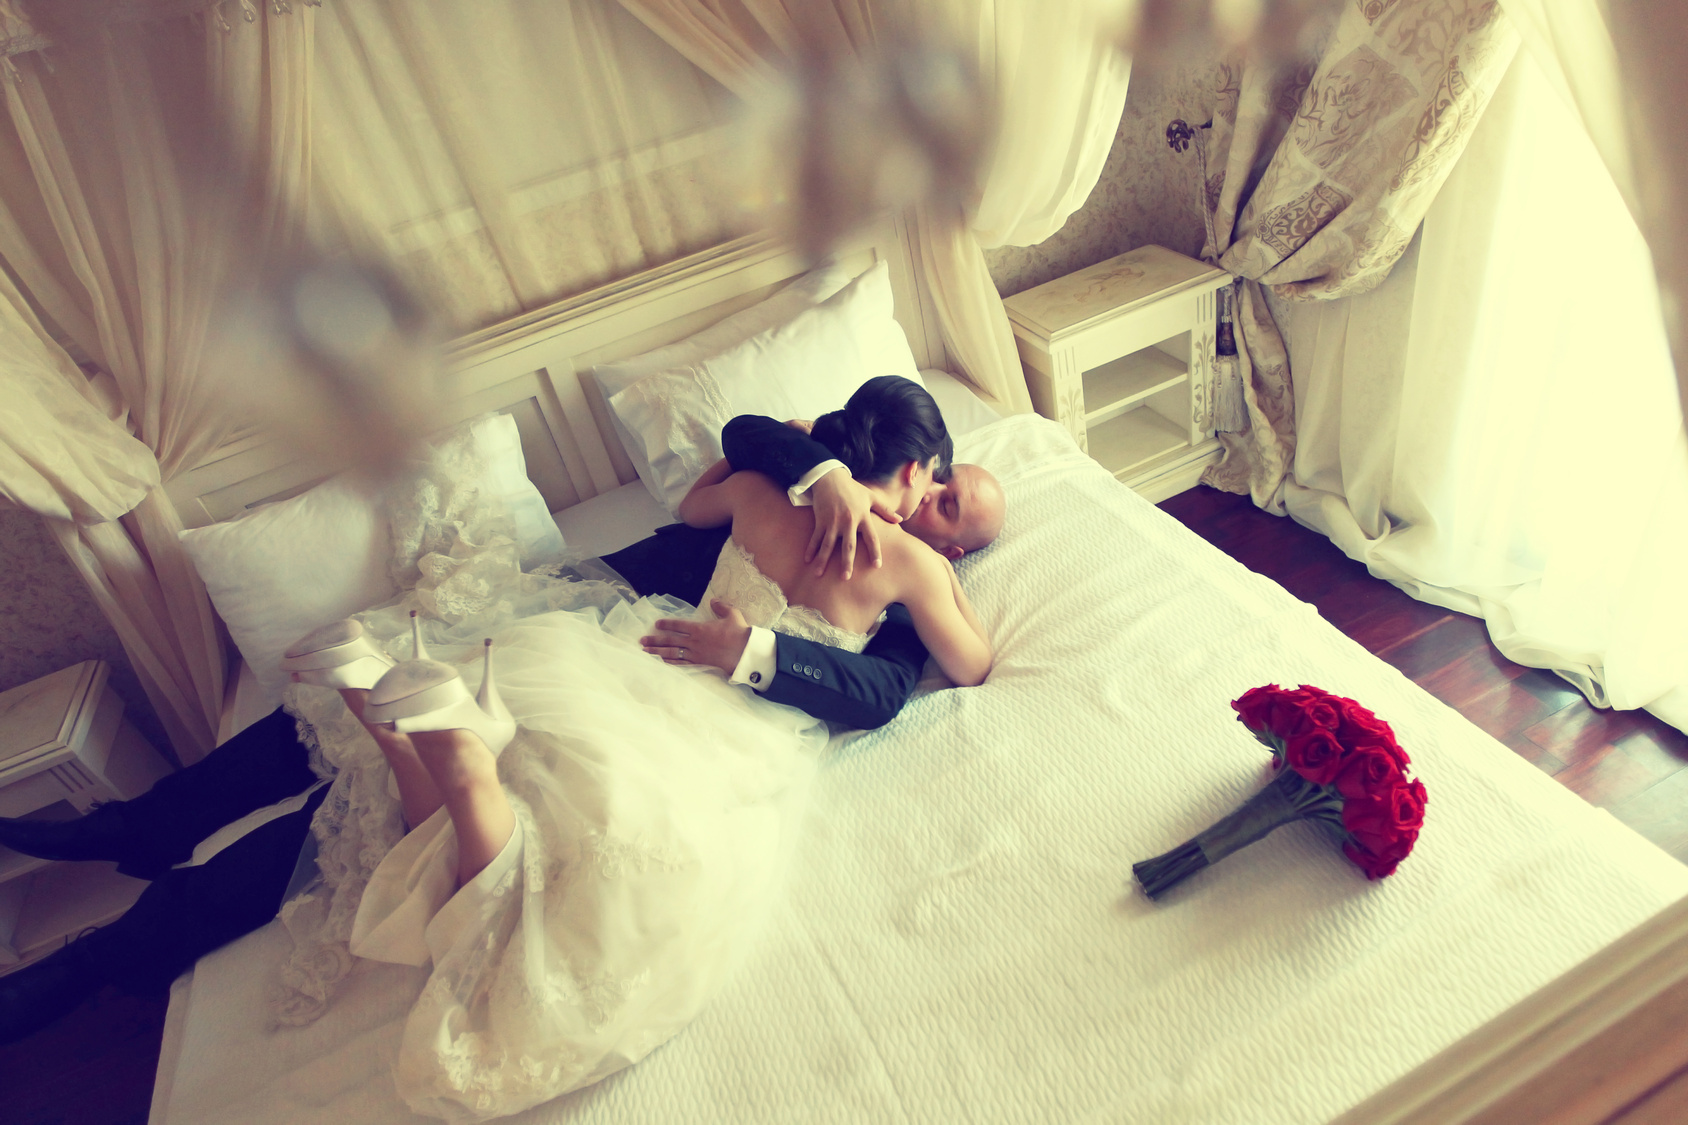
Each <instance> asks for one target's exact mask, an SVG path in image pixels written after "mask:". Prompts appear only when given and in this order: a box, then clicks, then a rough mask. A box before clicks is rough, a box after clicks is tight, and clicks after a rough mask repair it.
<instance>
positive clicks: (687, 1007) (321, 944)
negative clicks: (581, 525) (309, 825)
mask: <svg viewBox="0 0 1688 1125" xmlns="http://www.w3.org/2000/svg"><path fill="white" fill-rule="evenodd" d="M459 522H462V523H464V526H460V527H459V528H458V529H457V533H456V534H455V535H450V536H447V538H448V539H450V540H451V541H452V542H451V552H450V553H448V554H446V555H442V557H447V558H455V559H456V560H457V562H458V563H459V564H460V565H455V566H446V567H444V569H443V570H442V571H441V573H444V572H447V571H448V572H450V573H451V574H453V575H462V574H464V573H469V572H472V571H473V568H475V567H476V566H479V565H481V563H482V562H484V561H485V560H484V556H485V553H486V552H487V551H488V550H493V549H497V547H498V546H499V545H498V544H497V543H496V540H498V539H499V538H500V536H498V535H497V534H492V535H490V536H488V535H484V534H483V535H482V538H483V540H484V541H485V543H486V546H484V547H483V546H477V545H476V543H475V541H474V540H473V539H472V538H471V535H472V534H481V533H483V532H484V531H485V529H484V528H477V527H476V526H475V521H473V520H469V521H459ZM429 554H430V553H429V552H426V551H424V552H422V559H423V561H424V563H426V561H427V558H428V557H429ZM433 554H435V555H441V553H440V552H434V553H433ZM477 559H479V560H481V561H480V562H477V561H476V560H477ZM434 563H435V565H436V569H438V564H439V558H436V559H435V560H434ZM484 569H485V573H488V574H495V575H502V577H499V578H495V579H494V580H492V581H490V582H488V583H484V584H481V585H477V583H478V582H479V581H480V580H479V579H477V580H475V581H472V582H469V583H466V584H461V585H463V588H464V589H469V590H470V591H471V593H472V592H473V591H474V590H479V591H480V594H481V595H485V596H479V595H477V596H474V597H469V598H467V599H466V600H465V601H463V602H462V603H461V604H458V605H457V606H456V608H457V609H464V610H465V612H464V613H463V614H462V615H461V617H460V619H459V620H457V621H455V622H453V621H450V620H449V616H451V613H449V612H448V613H447V617H448V619H447V620H445V621H443V622H441V621H436V622H435V623H434V629H433V634H434V635H433V636H432V637H431V638H430V649H431V651H432V653H433V655H435V656H436V657H439V656H440V655H441V654H442V653H445V654H447V655H448V656H449V655H450V654H453V653H457V654H461V656H462V657H464V658H470V657H471V654H472V653H473V652H474V651H475V650H476V649H478V648H479V646H478V645H471V644H468V643H462V644H460V645H459V646H458V647H453V646H452V644H451V643H450V642H453V641H457V642H467V641H469V640H470V639H471V638H472V637H478V636H480V635H482V634H481V633H480V631H479V629H478V628H477V624H478V623H479V624H485V623H487V622H490V623H491V624H492V625H494V626H496V627H495V628H492V629H491V630H490V631H489V632H488V633H487V634H486V635H490V636H492V637H493V638H494V650H493V651H494V671H495V675H496V678H497V681H498V686H499V691H500V692H501V693H502V695H503V697H504V700H505V702H506V703H507V704H508V705H509V707H510V710H511V712H512V714H513V715H514V716H515V718H516V720H517V722H518V723H519V724H520V729H519V730H518V732H517V735H516V738H515V740H514V741H513V742H512V743H511V744H510V746H509V747H508V748H507V749H505V751H504V752H503V754H502V755H501V757H500V758H499V776H500V778H501V780H502V781H503V782H504V785H505V788H506V791H507V793H508V794H509V797H510V802H511V804H512V806H513V807H514V809H515V812H516V821H517V828H516V832H515V835H514V836H513V837H512V839H511V841H510V843H509V845H508V846H507V847H506V848H505V849H504V851H503V852H502V853H501V854H500V855H499V856H498V857H497V858H496V859H495V860H494V861H493V863H492V864H491V865H489V866H488V867H487V868H486V869H485V870H484V871H482V872H481V873H480V874H479V875H478V876H477V877H476V878H475V879H473V880H472V881H471V882H470V883H468V884H467V885H465V886H464V887H463V888H462V889H461V890H458V889H456V888H455V886H454V883H455V877H454V871H455V868H456V842H455V835H454V832H453V829H452V827H451V823H450V820H449V818H448V817H447V816H446V814H445V813H444V811H443V810H442V811H441V812H440V813H438V814H436V815H435V816H434V817H432V818H430V819H429V820H428V821H427V822H425V823H424V824H422V825H419V826H418V827H417V828H416V829H415V831H413V832H411V833H409V834H408V835H404V834H403V826H402V823H401V822H400V820H399V817H398V812H397V809H396V804H397V802H396V801H394V800H393V798H392V796H391V795H390V794H389V792H388V787H387V776H388V775H389V774H390V771H388V770H387V768H386V765H385V762H384V761H383V760H382V759H381V758H380V756H379V751H377V750H375V748H374V743H373V741H372V740H370V739H369V738H368V736H367V734H366V733H364V732H363V730H362V728H361V727H359V726H358V725H357V724H356V723H355V721H353V720H352V719H351V717H350V715H349V714H346V713H345V709H344V706H343V705H341V704H340V703H339V700H338V696H336V695H335V694H334V693H332V692H328V691H326V690H325V689H316V688H304V687H299V686H296V687H295V688H294V689H293V691H292V694H291V696H290V699H289V704H290V707H291V708H292V709H293V710H294V712H295V714H297V715H298V716H299V717H300V718H302V719H303V720H305V723H304V724H302V727H301V729H302V731H303V732H304V733H305V734H306V736H307V737H308V739H310V740H311V741H312V742H313V744H314V748H315V749H316V751H317V752H318V753H319V754H320V761H321V763H322V769H323V771H324V772H325V773H326V772H329V771H331V770H332V771H334V776H335V781H334V785H333V786H332V787H331V790H330V795H329V798H328V799H327V800H325V801H324V804H323V809H322V811H321V812H319V814H318V816H317V820H316V823H315V824H314V825H313V830H314V833H315V836H316V839H317V842H318V846H319V850H320V857H319V863H320V867H321V869H322V873H323V880H322V883H321V884H320V885H319V886H318V887H316V888H315V889H314V890H313V891H312V892H311V893H308V894H305V895H303V896H301V897H299V898H296V899H294V900H293V901H291V902H289V903H288V904H287V906H286V907H284V908H283V913H282V917H283V921H284V923H286V925H287V927H288V929H289V930H290V931H291V933H292V935H293V937H294V940H295V952H294V955H293V958H292V960H291V962H289V964H288V965H287V966H286V968H285V970H284V973H283V981H284V985H285V987H284V988H283V990H282V991H281V992H280V993H279V994H278V996H277V1009H276V1010H277V1014H278V1017H279V1019H280V1022H283V1023H303V1022H307V1021H309V1020H310V1019H313V1018H315V1017H316V1016H317V1015H319V1014H320V1013H321V1012H322V1011H323V1010H324V1008H325V1006H326V1005H327V1004H328V1003H330V1002H331V994H332V990H333V985H334V983H335V981H336V980H337V979H338V978H340V977H342V976H344V975H345V974H346V973H347V972H348V971H349V970H351V969H352V968H353V967H355V960H354V958H353V957H352V956H349V955H348V948H349V950H350V953H351V954H355V955H356V956H361V957H366V958H371V959H376V960H383V961H396V962H400V963H406V964H413V965H425V966H430V975H429V976H428V979H427V983H426V985H425V986H424V987H423V989H422V991H421V994H420V996H419V998H418V999H417V1000H416V1002H415V1004H414V1006H413V1007H412V1009H411V1011H410V1014H409V1016H408V1019H407V1022H406V1025H405V1028H404V1033H403V1038H402V1042H401V1045H400V1048H399V1054H398V1058H397V1060H396V1063H395V1066H394V1079H395V1082H396V1084H397V1088H398V1091H399V1093H400V1095H401V1096H402V1097H403V1098H404V1100H405V1101H406V1103H407V1104H409V1105H410V1106H411V1108H413V1109H414V1110H416V1111H417V1112H419V1113H424V1114H428V1115H430V1116H435V1117H442V1118H445V1119H447V1120H453V1121H458V1120H464V1121H469V1120H486V1119H489V1118H494V1117H501V1116H505V1115H508V1114H512V1113H517V1112H519V1111H521V1110H523V1109H526V1108H528V1107H530V1106H533V1105H536V1104H538V1103H540V1102H544V1101H547V1100H549V1099H551V1098H554V1097H556V1096H558V1095H560V1094H563V1093H566V1092H568V1091H570V1090H573V1089H576V1088H578V1087H581V1086H584V1085H587V1084H589V1083H592V1082H595V1081H597V1080H599V1079H601V1078H603V1077H604V1076H606V1075H608V1074H611V1073H613V1072H614V1071H616V1070H619V1069H621V1068H622V1067H625V1066H628V1065H630V1064H632V1063H634V1062H637V1061H638V1060H639V1059H641V1058H643V1057H644V1056H645V1055H646V1054H648V1053H649V1052H650V1051H651V1050H652V1049H653V1048H655V1047H657V1046H658V1045H660V1044H661V1043H663V1042H664V1041H665V1040H667V1039H668V1038H669V1037H671V1036H672V1035H674V1034H675V1033H676V1032H677V1031H679V1030H680V1029H681V1028H682V1027H684V1026H685V1024H686V1023H687V1022H688V1021H689V1020H691V1019H692V1018H693V1017H694V1016H695V1015H696V1014H697V1013H698V1011H699V1010H700V1009H701V1008H702V1007H703V1005H704V1004H705V1003H707V1002H708V1000H709V998H710V997H711V996H712V995H713V994H714V993H715V992H716V990H717V989H718V987H719V986H720V984H721V982H722V981H723V980H724V979H725V977H726V975H727V974H728V973H729V972H730V971H731V969H732V967H733V965H734V963H735V962H736V961H737V959H738V958H739V957H740V956H741V955H742V953H743V952H744V951H745V949H746V947H747V945H748V943H749V941H750V939H751V938H752V937H753V936H754V933H755V930H756V927H757V925H758V923H759V922H760V920H761V919H762V917H763V916H764V915H765V914H766V912H767V909H768V907H769V905H770V903H771V902H772V900H773V897H774V895H775V894H776V892H777V890H778V887H779V885H780V881H781V876H782V872H783V868H784V866H785V860H786V857H787V856H788V855H789V853H790V851H791V847H792V842H793V837H794V834H795V832H796V829H797V826H798V822H799V820H800V819H801V815H802V812H803V808H804V800H805V795H806V793H807V787H808V782H809V779H810V777H811V776H812V774H813V771H814V768H815V763H816V759H817V756H818V752H819V750H820V749H821V747H822V746H823V745H824V743H825V740H826V737H827V734H826V729H825V726H824V724H822V723H820V722H818V721H817V720H815V719H813V718H811V717H809V716H808V715H805V714H804V713H802V712H800V711H797V710H795V709H793V708H789V707H784V706H781V705H779V704H775V703H770V702H768V701H766V700H764V699H762V698H761V697H759V696H756V695H755V694H754V693H753V692H751V691H750V690H749V689H748V688H742V687H736V686H732V685H729V684H728V683H727V682H726V681H725V678H724V677H723V676H721V675H720V674H719V673H718V672H714V671H713V670H704V669H698V668H689V667H676V666H671V665H668V664H665V663H663V662H661V661H660V660H658V659H657V658H655V657H652V656H650V655H648V654H646V653H645V652H644V651H643V650H642V649H641V648H640V646H639V645H638V638H639V637H640V636H641V635H643V634H645V633H647V632H649V631H650V626H651V623H652V622H654V621H655V620H656V619H657V618H658V617H663V616H677V615H690V614H691V613H692V612H693V611H692V609H691V607H689V606H686V605H685V604H684V603H681V602H677V601H675V600H673V599H669V598H644V599H638V600H636V601H628V600H626V598H625V587H622V588H621V591H617V590H616V589H615V588H614V587H613V586H612V585H611V584H610V583H607V582H601V581H584V580H568V579H563V578H556V577H550V578H547V577H544V576H539V577H535V576H521V577H520V578H519V579H512V578H511V577H510V570H509V568H508V567H497V566H493V567H490V568H484ZM422 570H424V571H426V570H428V566H427V565H424V566H423V567H422ZM482 577H483V578H484V577H485V574H483V575H482ZM423 585H424V586H429V583H427V582H424V583H423ZM483 586H484V588H482V587H483ZM716 597H719V598H722V599H724V600H726V601H728V602H731V603H732V604H734V605H736V606H737V607H738V608H739V609H740V610H741V611H742V612H743V613H744V615H745V617H746V618H747V619H748V620H749V621H750V622H751V623H752V624H757V625H764V626H770V627H777V628H779V629H780V630H781V631H783V632H787V633H791V634H795V635H799V636H803V637H808V638H811V639H814V640H817V641H821V642H823V643H825V644H829V645H833V646H836V647H840V648H846V649H850V650H852V651H860V650H861V648H862V647H863V645H864V644H865V643H866V641H867V638H866V637H865V636H863V635H861V634H857V633H850V632H847V631H845V630H842V629H838V628H835V627H834V626H832V625H831V624H829V623H828V622H827V621H826V620H825V619H824V618H823V617H821V615H820V614H818V613H816V612H815V611H813V610H810V609H807V608H806V607H801V606H788V605H787V604H786V601H785V598H784V596H783V595H782V594H781V591H780V589H779V587H778V585H776V584H775V583H773V582H772V581H770V580H769V579H768V578H767V577H765V576H764V575H763V574H762V573H761V572H760V571H758V570H757V569H756V565H755V562H754V560H753V559H752V558H751V557H750V556H749V555H748V554H747V553H746V552H745V551H743V550H742V549H740V548H739V547H738V546H737V545H736V544H735V543H733V542H732V541H729V542H728V546H727V548H726V549H725V550H723V551H722V554H721V560H720V563H719V564H718V566H717V568H716V571H715V574H714V577H713V579H712V581H711V583H710V586H709V591H708V593H707V595H706V596H705V599H704V604H705V605H708V604H709V599H711V598H716ZM451 601H452V599H451V598H450V597H444V598H442V595H441V594H440V585H439V584H437V583H435V584H432V585H431V587H430V589H428V590H425V591H424V592H422V593H421V594H418V593H417V591H415V590H413V591H412V594H411V595H409V596H407V597H406V600H405V601H404V602H401V603H399V604H398V605H397V606H394V607H389V608H388V609H385V610H380V611H374V612H372V613H370V614H367V615H364V616H363V620H364V621H365V624H366V628H369V629H370V630H371V632H372V633H374V634H375V635H377V636H381V637H393V638H394V639H393V641H392V642H391V643H390V644H389V650H390V651H391V652H392V653H393V655H394V656H396V657H400V658H402V657H406V656H408V655H409V646H408V644H407V643H405V642H403V641H402V640H401V639H398V634H399V633H400V628H401V627H400V625H399V624H398V622H400V621H401V620H403V619H404V618H405V617H407V616H408V615H407V613H406V612H405V607H406V606H408V605H412V604H419V603H425V602H428V603H432V604H433V605H434V606H435V608H436V609H438V608H440V606H441V605H442V602H451ZM477 604H478V605H479V608H478V609H477V608H476V605H477ZM550 605H555V606H559V607H561V608H557V609H553V610H550V611H548V612H543V613H535V612H533V611H534V610H535V609H537V608H543V607H545V606H550ZM478 675H479V672H478V670H476V669H475V668H474V666H473V664H470V665H469V666H467V667H466V668H465V678H466V679H467V680H468V682H469V685H470V687H471V688H473V687H475V686H476V685H477V684H478Z"/></svg>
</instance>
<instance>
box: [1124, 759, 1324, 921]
mask: <svg viewBox="0 0 1688 1125" xmlns="http://www.w3.org/2000/svg"><path fill="white" fill-rule="evenodd" d="M1297 820H1324V821H1328V822H1333V823H1335V824H1336V825H1337V826H1338V827H1340V826H1341V823H1342V802H1341V800H1340V799H1333V798H1332V797H1331V796H1329V795H1327V791H1326V789H1325V787H1324V786H1321V785H1313V784H1312V783H1310V782H1308V781H1307V779H1305V778H1303V777H1302V776H1301V775H1300V774H1298V773H1296V772H1294V771H1293V770H1285V771H1284V772H1283V773H1280V774H1279V775H1278V776H1277V777H1275V778H1273V779H1272V783H1271V784H1270V785H1268V786H1266V788H1264V789H1262V790H1261V791H1260V792H1258V793H1256V794H1255V795H1254V796H1252V797H1250V798H1249V799H1248V801H1247V802H1246V803H1244V805H1243V806H1242V807H1241V808H1239V809H1238V810H1237V811H1236V812H1234V813H1232V814H1231V815H1230V816H1227V817H1225V818H1224V819H1222V820H1220V821H1218V822H1217V823H1215V824H1214V825H1213V826H1212V827H1211V828H1209V829H1207V831H1205V832H1201V833H1198V834H1197V835H1196V837H1195V838H1194V839H1191V840H1186V841H1185V842H1184V843H1182V844H1180V845H1179V846H1178V847H1176V848H1173V849H1172V850H1171V851H1169V852H1167V853H1166V854H1165V855H1158V856H1156V857H1155V858H1154V859H1146V860H1144V861H1143V862H1141V863H1134V864H1132V865H1131V871H1132V873H1133V874H1134V875H1136V876H1137V882H1138V884H1139V885H1141V886H1142V888H1143V893H1144V894H1146V895H1148V896H1149V897H1150V898H1159V897H1160V896H1161V895H1163V894H1165V893H1166V892H1167V891H1169V890H1171V889H1172V888H1173V887H1175V886H1177V885H1178V884H1179V883H1181V882H1183V881H1184V880H1185V879H1188V878H1189V877H1190V876H1192V875H1194V874H1195V873H1196V872H1198V871H1200V870H1202V869H1203V868H1204V867H1211V866H1212V865H1213V864H1215V863H1218V862H1219V861H1220V860H1222V859H1224V858H1225V857H1226V856H1228V855H1230V854H1231V853H1232V852H1234V851H1238V850H1240V849H1242V848H1246V847H1248V846H1249V845H1250V844H1252V843H1254V842H1255V841H1256V840H1258V839H1260V838H1261V837H1263V836H1265V835H1266V834H1267V833H1269V832H1271V831H1273V830H1274V829H1276V828H1281V827H1283V826H1284V825H1286V824H1292V823H1294V822H1295V821H1297Z"/></svg>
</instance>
